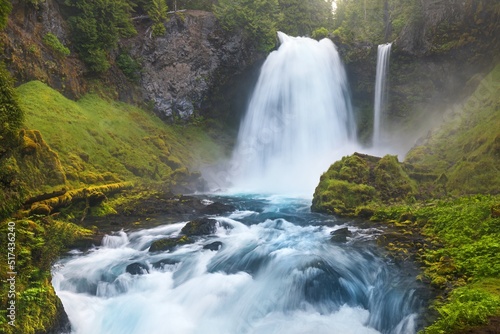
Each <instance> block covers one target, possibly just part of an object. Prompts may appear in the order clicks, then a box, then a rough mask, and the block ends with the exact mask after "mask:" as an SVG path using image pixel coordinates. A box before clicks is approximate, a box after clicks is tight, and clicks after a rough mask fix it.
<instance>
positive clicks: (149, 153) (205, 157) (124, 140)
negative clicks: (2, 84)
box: [17, 81, 222, 188]
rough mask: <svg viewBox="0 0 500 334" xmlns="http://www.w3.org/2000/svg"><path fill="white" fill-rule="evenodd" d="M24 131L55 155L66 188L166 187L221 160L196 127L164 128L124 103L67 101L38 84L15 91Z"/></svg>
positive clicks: (90, 99) (92, 97) (86, 99)
mask: <svg viewBox="0 0 500 334" xmlns="http://www.w3.org/2000/svg"><path fill="white" fill-rule="evenodd" d="M17 90H18V93H19V95H20V96H21V107H22V109H23V110H24V111H25V112H26V115H27V117H26V123H25V124H26V126H27V127H28V128H36V129H38V130H40V132H41V133H43V136H44V138H45V140H46V142H47V144H48V145H50V147H51V148H52V150H54V151H56V152H57V153H58V155H59V158H60V161H61V164H62V166H63V167H64V171H65V172H66V173H67V174H68V183H69V185H70V186H71V187H75V188H77V187H82V186H85V185H89V184H102V183H108V182H110V181H117V180H140V181H143V182H147V181H154V182H168V181H169V179H170V177H171V175H172V174H173V172H174V170H175V169H178V168H181V167H187V168H188V169H191V168H192V164H191V162H194V161H196V164H197V165H198V164H203V163H207V162H212V161H215V160H216V159H217V158H219V157H221V155H222V152H221V150H220V149H219V147H218V146H217V145H216V144H215V143H214V142H213V140H212V139H211V138H210V137H208V135H207V134H206V133H205V132H204V130H203V129H202V128H200V127H191V126H168V125H166V124H165V123H163V122H162V121H161V120H160V119H159V118H157V117H155V116H153V115H151V114H149V113H147V112H145V111H143V110H141V109H139V108H136V107H133V106H130V105H127V104H125V103H119V102H112V101H106V100H103V99H101V98H99V97H98V96H96V95H92V94H90V95H87V96H85V97H83V98H82V99H81V100H79V101H78V102H74V101H71V100H68V99H66V98H65V97H63V96H62V95H61V94H59V93H58V92H56V91H54V90H52V89H51V88H49V87H47V86H46V85H45V84H43V83H41V82H37V81H34V82H29V83H27V84H24V85H21V86H20V87H19V88H18V89H17Z"/></svg>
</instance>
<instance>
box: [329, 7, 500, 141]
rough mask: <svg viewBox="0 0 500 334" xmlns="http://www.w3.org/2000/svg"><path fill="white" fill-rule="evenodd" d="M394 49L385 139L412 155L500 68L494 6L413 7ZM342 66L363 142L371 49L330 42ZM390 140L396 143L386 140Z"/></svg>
mask: <svg viewBox="0 0 500 334" xmlns="http://www.w3.org/2000/svg"><path fill="white" fill-rule="evenodd" d="M417 3H418V6H417V7H416V11H417V12H416V13H415V15H414V16H413V18H412V20H411V21H408V22H406V24H405V26H404V28H403V29H402V30H401V32H400V33H399V34H398V35H397V38H396V39H395V40H392V41H388V42H393V45H392V52H391V60H390V68H389V76H388V81H389V92H388V96H389V101H388V104H389V105H388V106H387V110H386V112H385V115H384V116H385V120H384V121H385V124H386V129H385V130H386V131H387V132H389V133H390V136H396V137H397V138H398V140H399V141H401V137H403V138H402V140H403V141H406V143H405V146H406V147H405V148H406V149H408V148H410V147H411V146H412V145H413V144H414V143H415V140H416V139H417V138H418V137H420V136H421V135H423V134H425V133H426V132H427V130H428V129H429V128H430V127H431V126H433V125H435V124H436V122H438V121H441V119H442V115H443V113H445V112H446V111H447V110H449V109H450V106H453V105H454V104H457V103H462V102H463V101H464V99H465V98H466V97H467V96H469V95H470V94H471V93H472V92H473V91H474V90H475V88H476V87H477V85H478V84H479V82H480V80H481V79H482V77H483V76H484V75H485V73H488V72H489V71H490V70H491V69H492V68H493V66H494V65H495V64H496V63H497V62H498V61H500V57H499V55H500V52H499V51H500V5H499V4H495V3H494V2H491V1H482V0H480V1H472V0H467V1H457V0H439V1H436V0H422V1H418V2H417ZM336 43H337V44H338V45H339V49H340V51H341V53H342V54H343V55H344V59H346V63H347V64H346V66H347V71H348V74H349V80H350V82H351V86H352V94H353V101H354V106H355V108H356V110H357V113H358V119H359V123H360V127H361V128H363V129H364V130H363V131H362V132H361V133H360V135H361V137H362V139H364V141H366V142H369V141H370V136H371V132H370V131H371V130H370V129H371V126H372V123H371V122H372V110H373V99H374V85H375V84H374V83H375V74H376V58H377V45H376V44H371V43H370V42H365V43H357V44H348V43H347V44H346V43H344V44H343V43H342V41H336ZM388 139H389V140H390V139H392V140H394V137H392V138H388Z"/></svg>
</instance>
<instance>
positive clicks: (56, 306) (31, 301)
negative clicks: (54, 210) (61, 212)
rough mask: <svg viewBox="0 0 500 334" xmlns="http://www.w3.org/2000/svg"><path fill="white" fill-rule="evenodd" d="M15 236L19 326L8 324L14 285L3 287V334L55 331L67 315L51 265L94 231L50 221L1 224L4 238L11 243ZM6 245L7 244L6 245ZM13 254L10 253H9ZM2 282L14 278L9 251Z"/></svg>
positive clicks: (1, 266) (0, 291) (0, 313)
mask: <svg viewBox="0 0 500 334" xmlns="http://www.w3.org/2000/svg"><path fill="white" fill-rule="evenodd" d="M12 232H14V233H15V249H13V250H12V253H15V254H16V259H15V269H16V272H17V275H16V285H15V290H16V296H15V303H16V304H15V305H16V321H15V324H16V326H15V327H13V326H11V325H9V324H8V321H10V320H11V319H9V318H7V305H8V304H7V303H8V302H9V301H10V300H12V299H9V298H8V296H9V288H10V284H2V285H1V286H0V305H2V307H1V310H0V331H1V332H2V333H6V334H10V333H26V334H34V333H41V332H45V331H47V330H48V329H50V328H52V327H53V326H54V325H55V321H57V318H58V316H60V315H61V313H62V312H63V308H62V304H61V302H60V300H59V299H58V298H57V296H56V294H55V292H54V289H53V287H52V284H51V273H50V269H51V265H52V264H53V262H54V261H55V260H56V259H57V258H58V257H59V256H60V254H61V253H62V252H63V251H64V250H66V247H68V246H69V245H71V244H72V243H74V242H75V241H77V240H79V239H82V238H87V237H89V236H90V234H91V232H90V231H88V230H85V229H83V228H81V227H79V226H76V225H74V224H71V223H66V222H62V221H58V220H53V219H50V218H44V219H37V218H35V219H32V220H18V221H16V222H15V226H14V225H13V224H12V223H11V224H9V223H8V222H7V221H3V222H0V236H1V238H2V240H8V239H7V235H8V233H12ZM4 245H6V243H5V244H4ZM9 252H10V250H9ZM2 254H3V255H2V261H1V263H0V280H2V282H6V281H5V280H6V279H7V278H10V276H9V274H8V273H9V272H11V270H9V268H8V267H7V264H8V262H7V252H2Z"/></svg>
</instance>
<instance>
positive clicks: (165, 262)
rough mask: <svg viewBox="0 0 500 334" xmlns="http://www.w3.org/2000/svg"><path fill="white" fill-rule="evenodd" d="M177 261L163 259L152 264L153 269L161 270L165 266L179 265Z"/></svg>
mask: <svg viewBox="0 0 500 334" xmlns="http://www.w3.org/2000/svg"><path fill="white" fill-rule="evenodd" d="M179 262H180V261H179V260H173V259H163V260H160V261H158V262H155V263H153V268H155V269H162V268H163V267H165V266H172V265H174V264H177V263H179Z"/></svg>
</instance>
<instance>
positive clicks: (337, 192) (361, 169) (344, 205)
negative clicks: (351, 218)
mask: <svg viewBox="0 0 500 334" xmlns="http://www.w3.org/2000/svg"><path fill="white" fill-rule="evenodd" d="M415 189H416V188H415V185H414V181H413V180H411V179H410V177H409V175H408V173H407V171H406V170H405V168H404V166H403V165H402V164H400V163H399V162H398V160H397V158H396V157H395V156H390V155H387V156H385V157H383V158H378V157H373V156H369V155H364V154H359V153H355V154H353V155H351V156H347V157H343V158H342V159H341V160H340V161H337V162H335V163H334V164H333V165H332V166H330V168H329V169H328V171H327V172H326V173H324V174H323V175H322V176H321V179H320V183H319V185H318V187H317V188H316V190H315V192H314V196H313V202H312V209H313V210H315V211H321V212H329V213H335V214H340V215H346V214H347V215H352V214H354V213H355V212H361V208H363V207H366V206H367V205H369V204H371V203H372V204H382V203H390V202H401V201H405V200H407V199H408V197H409V196H410V195H411V194H412V193H414V192H415ZM366 213H367V212H366V211H365V214H366Z"/></svg>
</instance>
